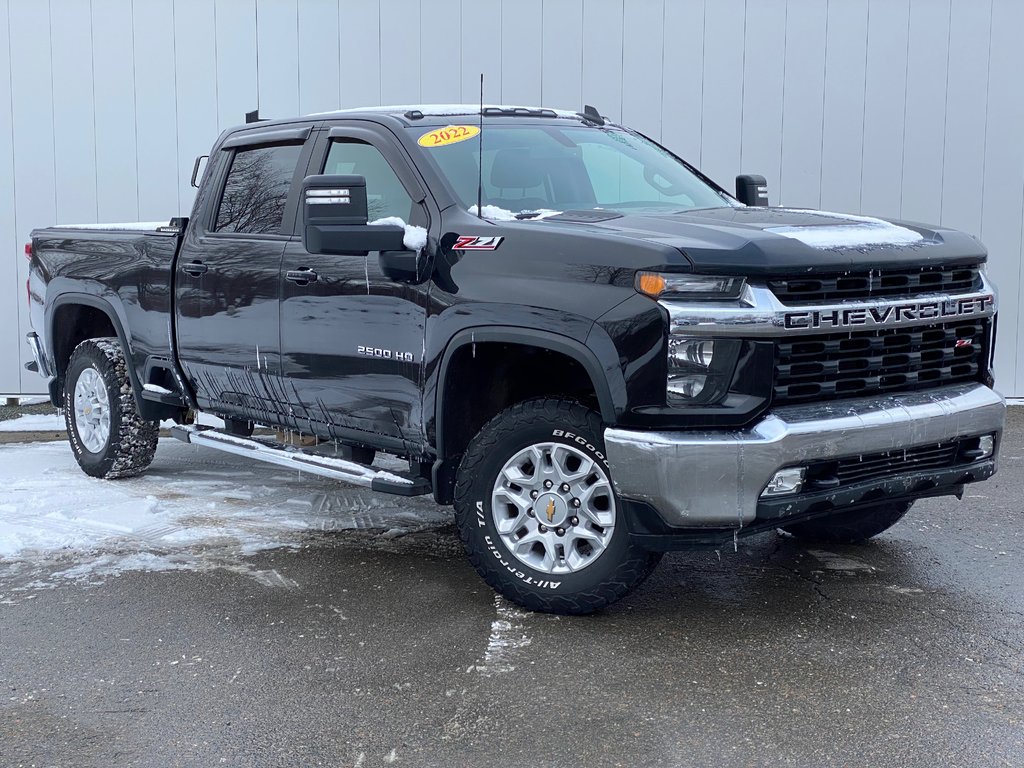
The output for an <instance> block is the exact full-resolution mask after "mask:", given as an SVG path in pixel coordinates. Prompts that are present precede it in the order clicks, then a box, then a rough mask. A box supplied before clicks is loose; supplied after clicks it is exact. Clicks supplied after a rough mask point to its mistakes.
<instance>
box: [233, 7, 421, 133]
mask: <svg viewBox="0 0 1024 768" xmlns="http://www.w3.org/2000/svg"><path fill="white" fill-rule="evenodd" d="M417 8H418V6H417ZM298 13H299V33H298V34H299V38H298V40H299V84H298V87H299V114H303V115H308V114H310V113H313V112H329V111H330V110H332V109H338V108H340V107H341V79H340V78H341V45H340V41H339V40H338V1H337V0H306V2H302V3H299V8H298ZM250 109H251V107H250ZM243 114H244V113H243Z"/></svg>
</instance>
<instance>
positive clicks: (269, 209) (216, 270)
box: [175, 125, 312, 423]
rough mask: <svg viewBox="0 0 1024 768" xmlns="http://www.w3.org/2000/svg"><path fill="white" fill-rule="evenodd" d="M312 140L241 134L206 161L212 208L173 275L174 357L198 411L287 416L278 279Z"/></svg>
mask: <svg viewBox="0 0 1024 768" xmlns="http://www.w3.org/2000/svg"><path fill="white" fill-rule="evenodd" d="M311 134H312V130H311V126H309V125H306V126H300V127H297V128H274V129H269V130H265V131H246V132H244V133H240V134H238V135H237V136H236V137H232V138H229V139H228V140H227V141H225V142H224V144H223V145H222V147H221V149H220V150H219V152H218V156H217V157H215V158H213V159H212V160H213V162H214V163H215V165H214V167H213V168H212V169H211V171H212V174H211V175H210V179H211V182H210V183H211V185H212V188H211V189H210V190H207V194H208V195H210V199H209V201H208V202H207V204H206V206H205V208H204V209H203V210H204V214H202V215H201V217H200V220H199V221H198V222H194V223H193V225H192V226H190V227H189V232H188V235H187V236H186V238H185V241H184V242H183V244H182V247H181V252H180V254H179V256H178V261H177V266H176V273H175V279H176V282H175V296H176V301H177V320H176V332H177V343H178V354H179V357H180V359H181V363H182V368H183V369H184V371H185V374H186V376H187V377H188V379H189V381H190V383H191V384H192V386H193V387H194V389H195V392H196V396H197V400H198V402H199V405H200V407H202V408H204V409H208V410H211V411H214V412H216V413H222V414H225V415H231V416H237V417H242V418H247V419H252V420H257V421H263V422H267V423H280V422H281V420H282V417H283V416H284V413H283V411H284V410H286V408H285V403H286V399H287V398H286V396H285V394H284V392H283V391H282V385H281V349H280V316H279V311H278V302H279V300H280V285H279V279H280V278H279V276H280V270H281V259H282V256H283V254H284V250H285V246H286V245H287V243H288V241H289V237H290V234H291V232H292V229H293V222H294V214H295V208H296V199H297V195H298V188H299V183H298V182H300V181H301V179H302V177H303V176H304V174H305V170H306V165H307V163H308V161H309V154H310V151H311V141H309V137H310V135H311ZM285 222H287V224H285Z"/></svg>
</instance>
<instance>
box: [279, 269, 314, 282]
mask: <svg viewBox="0 0 1024 768" xmlns="http://www.w3.org/2000/svg"><path fill="white" fill-rule="evenodd" d="M284 277H285V279H286V280H291V281H292V282H293V283H298V284H299V285H309V284H310V283H315V282H316V281H317V280H318V279H319V278H320V275H318V274H317V273H316V272H314V271H313V270H312V269H310V268H309V267H303V268H302V269H289V270H288V271H287V272H285V273H284Z"/></svg>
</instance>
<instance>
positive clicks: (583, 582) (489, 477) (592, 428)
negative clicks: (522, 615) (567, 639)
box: [455, 399, 661, 614]
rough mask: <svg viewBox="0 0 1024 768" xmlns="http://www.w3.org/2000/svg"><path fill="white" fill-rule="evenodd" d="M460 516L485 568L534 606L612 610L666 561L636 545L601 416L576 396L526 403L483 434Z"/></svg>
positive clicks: (486, 575)
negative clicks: (624, 516) (616, 484)
mask: <svg viewBox="0 0 1024 768" xmlns="http://www.w3.org/2000/svg"><path fill="white" fill-rule="evenodd" d="M455 515H456V522H457V524H458V527H459V532H460V534H461V536H462V541H463V544H464V545H465V548H466V552H467V554H468V555H469V559H470V561H471V562H472V564H473V566H474V567H475V568H476V570H477V572H478V573H479V574H480V575H481V576H482V577H483V579H484V580H485V581H486V582H487V583H488V584H490V585H491V587H492V588H494V589H495V590H496V591H498V592H500V593H501V594H502V595H504V596H505V597H507V598H508V599H509V600H511V601H513V602H515V603H517V604H519V605H521V606H524V607H525V608H529V609H530V610H534V611H546V612H550V613H564V614H584V613H592V612H593V611H596V610H599V609H601V608H604V607H605V606H607V605H609V604H611V603H613V602H615V601H616V600H618V599H619V598H621V597H622V596H623V595H625V594H626V593H628V592H629V591H630V590H632V589H633V588H634V587H636V586H637V585H638V584H640V582H642V581H643V580H644V579H645V578H646V577H647V576H648V575H649V574H650V573H651V571H652V570H653V569H654V567H655V566H656V565H657V563H658V561H659V560H660V558H661V556H660V555H657V554H652V553H650V552H647V551H646V550H644V549H642V548H640V547H638V546H636V545H634V544H633V543H632V542H631V541H630V538H629V534H628V532H627V531H626V527H625V523H624V521H623V519H622V513H621V510H620V509H619V504H618V501H617V499H616V496H615V491H614V489H613V487H612V483H611V477H610V473H609V469H608V461H607V459H606V458H605V455H604V440H603V438H602V426H601V419H600V417H599V416H598V415H597V414H596V413H594V412H593V411H591V410H589V409H587V408H585V407H584V406H582V405H580V404H579V403H576V402H573V401H569V400H557V399H542V400H528V401H526V402H523V403H519V404H517V405H514V406H512V407H511V408H508V409H506V410H504V411H502V412H501V413H499V414H498V415H497V416H495V417H494V418H493V419H491V421H489V422H488V423H487V424H486V425H485V426H484V428H483V429H481V430H480V433H479V434H478V435H477V436H476V437H475V438H474V439H473V441H472V442H471V443H470V445H469V448H468V449H467V451H466V455H465V456H464V457H463V460H462V463H461V465H460V466H459V471H458V476H457V478H456V484H455Z"/></svg>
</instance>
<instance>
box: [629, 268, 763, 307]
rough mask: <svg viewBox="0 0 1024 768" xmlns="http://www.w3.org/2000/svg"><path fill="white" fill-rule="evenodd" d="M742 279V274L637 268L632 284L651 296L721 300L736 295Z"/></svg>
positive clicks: (738, 292) (740, 288)
mask: <svg viewBox="0 0 1024 768" xmlns="http://www.w3.org/2000/svg"><path fill="white" fill-rule="evenodd" d="M743 282H744V278H742V277H710V276H708V275H687V274H672V273H665V272H637V273H636V281H635V283H634V285H635V286H636V289H637V290H638V291H639V292H640V293H643V294H646V295H648V296H650V297H651V298H652V299H690V300H697V301H721V300H724V299H735V298H738V297H739V295H740V292H741V291H742V290H743Z"/></svg>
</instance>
